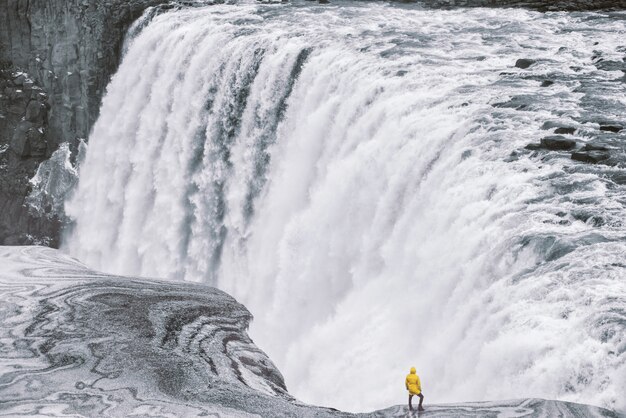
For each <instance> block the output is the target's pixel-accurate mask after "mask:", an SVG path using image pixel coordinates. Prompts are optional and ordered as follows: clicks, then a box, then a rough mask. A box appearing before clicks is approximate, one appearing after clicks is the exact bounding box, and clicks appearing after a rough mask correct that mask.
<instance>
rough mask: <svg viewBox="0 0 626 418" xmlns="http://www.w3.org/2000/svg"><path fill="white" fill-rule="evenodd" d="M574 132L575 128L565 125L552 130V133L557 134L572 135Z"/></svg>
mask: <svg viewBox="0 0 626 418" xmlns="http://www.w3.org/2000/svg"><path fill="white" fill-rule="evenodd" d="M574 132H576V128H572V127H566V126H562V127H560V128H556V129H555V130H554V133H555V134H558V135H572V134H574Z"/></svg>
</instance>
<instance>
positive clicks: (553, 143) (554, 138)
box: [541, 135, 576, 151]
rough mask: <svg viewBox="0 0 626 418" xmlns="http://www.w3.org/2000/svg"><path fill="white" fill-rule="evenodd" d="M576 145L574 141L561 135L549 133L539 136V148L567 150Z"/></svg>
mask: <svg viewBox="0 0 626 418" xmlns="http://www.w3.org/2000/svg"><path fill="white" fill-rule="evenodd" d="M575 146H576V141H575V140H573V139H569V138H565V137H563V136H561V135H551V136H546V137H544V138H541V148H545V149H549V150H554V151H557V150H569V149H572V148H574V147H575Z"/></svg>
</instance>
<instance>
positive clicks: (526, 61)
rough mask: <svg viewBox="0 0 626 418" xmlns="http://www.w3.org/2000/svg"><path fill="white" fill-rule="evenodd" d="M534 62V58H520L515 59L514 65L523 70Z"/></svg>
mask: <svg viewBox="0 0 626 418" xmlns="http://www.w3.org/2000/svg"><path fill="white" fill-rule="evenodd" d="M535 62H537V61H535V60H531V59H528V58H520V59H518V60H517V61H515V67H517V68H521V69H522V70H525V69H526V68H528V67H530V66H531V65H533V64H534V63H535Z"/></svg>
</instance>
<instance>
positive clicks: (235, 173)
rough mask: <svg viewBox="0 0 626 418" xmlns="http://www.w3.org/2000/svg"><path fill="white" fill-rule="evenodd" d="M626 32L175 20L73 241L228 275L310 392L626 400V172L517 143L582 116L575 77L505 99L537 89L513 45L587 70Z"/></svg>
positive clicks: (378, 20)
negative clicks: (414, 379) (542, 154)
mask: <svg viewBox="0 0 626 418" xmlns="http://www.w3.org/2000/svg"><path fill="white" fill-rule="evenodd" d="M624 26H625V24H624V21H623V20H622V21H621V22H620V21H617V20H615V21H611V20H606V21H597V20H593V19H586V18H585V16H584V14H581V15H580V16H578V17H577V16H574V15H571V16H570V15H565V14H553V15H543V14H540V13H535V12H529V11H521V10H518V11H512V10H508V11H507V13H506V14H504V15H503V14H502V13H501V11H497V10H495V11H494V10H486V9H478V10H472V11H469V10H462V11H459V10H457V11H426V10H420V9H418V8H415V7H413V6H411V7H404V6H390V5H374V4H363V5H343V6H339V7H338V6H332V7H323V6H312V5H283V6H267V5H238V6H227V5H224V6H215V7H210V8H207V9H197V10H181V11H175V12H171V13H166V14H162V15H159V16H156V17H154V19H153V21H152V22H151V23H150V24H148V25H147V26H146V27H145V28H144V29H143V30H141V31H140V33H138V34H137V36H136V37H135V38H134V39H133V40H132V41H131V42H129V44H128V50H127V52H126V55H125V57H124V59H123V62H122V64H121V66H120V68H119V71H118V72H117V74H116V75H115V76H114V77H113V79H112V81H111V83H110V85H109V87H108V93H107V95H106V96H105V99H104V101H103V106H102V109H101V115H100V118H99V120H98V121H97V123H96V125H95V127H94V129H93V132H92V134H91V136H90V139H89V145H88V151H87V156H86V160H85V162H84V163H83V165H82V167H81V169H80V180H79V184H78V188H77V190H76V192H75V194H74V196H73V197H72V199H71V200H70V201H68V202H67V203H66V213H67V214H68V215H69V216H71V217H72V218H73V219H74V221H75V224H74V227H73V229H72V230H71V231H70V232H69V233H68V235H67V236H66V237H65V241H64V245H65V248H66V249H67V251H69V253H70V254H71V255H73V256H76V257H78V258H79V259H80V260H81V261H83V262H85V263H86V264H87V265H89V266H90V267H93V268H96V269H100V270H104V271H107V272H111V273H120V274H122V273H123V274H125V275H142V276H156V277H167V278H170V279H172V280H190V281H196V282H204V283H208V284H211V285H215V286H218V287H219V288H221V289H223V290H225V291H227V292H229V293H230V294H232V295H233V296H235V297H236V298H237V299H238V300H239V301H241V302H242V303H244V304H245V305H246V306H247V307H248V309H250V311H251V312H252V313H253V315H254V316H255V320H254V322H253V324H252V329H251V335H252V336H253V337H254V338H255V341H256V342H257V344H258V345H259V346H260V347H261V348H263V349H264V350H266V351H267V352H268V354H269V355H270V357H271V358H272V359H273V360H274V361H275V362H276V363H277V365H278V367H279V368H280V369H281V371H282V372H283V373H284V374H285V378H286V383H287V386H288V388H289V390H290V392H291V393H293V394H294V395H295V396H296V397H298V398H299V399H302V400H303V401H307V402H314V403H317V404H321V405H328V406H333V407H338V408H343V409H348V410H354V411H365V410H370V409H375V408H380V407H384V406H387V405H389V404H391V403H401V402H403V401H404V393H403V385H402V380H403V378H404V373H405V372H406V370H408V368H409V367H410V366H412V365H415V366H416V367H417V368H418V373H419V374H420V376H421V377H422V381H423V382H424V383H423V384H424V388H425V393H426V396H427V399H428V400H429V401H453V400H457V401H460V400H483V399H496V398H520V397H543V398H558V399H564V400H580V398H579V396H580V395H581V394H584V395H585V397H584V399H585V401H586V402H588V403H595V404H598V405H602V406H607V407H611V408H626V404H624V399H623V393H624V390H625V389H626V381H625V377H624V376H626V365H625V364H626V359H625V355H624V347H625V344H626V341H625V340H624V335H625V332H624V331H625V329H626V326H625V324H626V314H625V313H624V312H625V306H624V300H625V297H626V284H624V281H623V277H624V265H623V260H622V259H623V254H624V251H626V241H625V240H624V236H626V234H625V233H626V228H625V227H624V226H623V224H622V221H621V218H622V217H623V210H624V207H623V203H619V202H620V199H622V200H621V202H624V201H625V200H624V199H623V196H624V188H623V186H615V185H614V184H613V183H612V182H611V180H610V179H608V178H607V177H606V176H605V175H604V174H606V173H604V172H600V171H594V170H577V169H572V168H571V166H572V164H576V163H573V162H572V161H571V160H569V159H567V158H561V159H558V158H554V159H551V160H544V161H541V160H540V159H539V157H536V156H533V155H531V154H530V152H526V153H524V152H521V151H520V150H523V148H524V146H525V145H526V144H527V143H528V142H531V141H532V140H533V139H538V138H540V137H541V136H542V135H544V134H545V131H542V129H541V128H542V125H543V124H544V123H545V122H546V121H548V120H551V119H554V118H557V117H558V118H561V119H568V120H574V119H575V117H576V116H577V115H579V114H580V112H581V108H580V106H582V105H581V102H580V97H581V95H580V94H579V93H578V92H577V91H576V90H575V88H574V87H575V86H574V84H575V83H570V84H568V83H563V84H562V85H561V86H560V87H556V88H555V90H554V93H553V94H543V95H541V94H538V95H537V96H536V100H533V102H532V103H531V105H530V106H529V107H527V108H526V109H525V110H524V111H519V110H518V109H515V108H513V107H511V106H508V107H507V106H495V107H494V105H497V104H499V103H503V102H506V101H507V100H510V99H511V97H516V96H521V95H524V94H526V95H528V94H529V92H531V91H536V90H537V88H536V86H537V85H538V82H537V80H535V79H532V78H528V77H525V76H524V74H528V73H524V74H522V73H521V70H517V69H511V67H512V62H511V57H512V56H517V55H522V54H533V57H534V58H535V59H539V60H541V59H544V61H545V62H546V64H545V65H544V67H540V68H539V69H538V70H536V71H537V72H538V74H539V76H541V75H542V74H543V75H547V74H554V73H555V72H556V73H558V74H561V75H563V74H565V75H569V74H570V73H571V70H569V68H568V67H570V66H572V65H575V66H579V67H581V68H584V69H585V71H586V69H588V68H589V66H590V56H591V54H592V49H591V48H589V47H587V46H586V45H590V44H591V43H593V42H594V41H595V40H596V39H601V40H602V42H603V44H602V45H601V46H597V47H596V48H604V49H605V52H606V53H607V54H610V53H614V51H615V48H614V47H615V45H619V43H620V39H619V30H621V31H622V32H623V30H624ZM562 27H567V28H570V29H572V30H568V31H560V28H562ZM618 29H619V30H618ZM612 31H614V32H612ZM561 47H563V48H566V52H564V53H561V54H560V55H559V54H557V55H555V51H557V50H559V48H561ZM583 47H584V48H586V49H583ZM581 50H582V51H584V52H581ZM513 62H514V61H513ZM589 71H591V70H589ZM583 72H584V71H583ZM503 73H504V74H503ZM539 76H538V77H539ZM597 77H599V78H598V80H596V81H597V82H603V81H605V79H606V80H608V79H609V78H610V77H612V75H611V74H608V73H606V74H605V73H599V74H598V75H597ZM603 77H604V78H603ZM533 89H534V90H533ZM512 153H513V156H514V157H512V155H511V154H512ZM607 170H608V169H607ZM616 196H617V197H616ZM619 196H621V198H619ZM585 211H587V212H591V213H593V214H595V215H594V216H599V217H601V218H602V219H603V222H602V223H595V224H594V222H591V221H588V220H589V219H590V217H587V218H586V219H583V220H581V218H580V217H578V218H577V217H576V214H577V213H582V212H585ZM607 294H612V295H614V297H609V296H606V295H607Z"/></svg>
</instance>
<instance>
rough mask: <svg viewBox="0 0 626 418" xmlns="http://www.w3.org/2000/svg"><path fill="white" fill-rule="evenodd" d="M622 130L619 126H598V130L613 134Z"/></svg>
mask: <svg viewBox="0 0 626 418" xmlns="http://www.w3.org/2000/svg"><path fill="white" fill-rule="evenodd" d="M622 129H624V128H622V127H621V126H619V125H600V130H601V131H604V132H613V133H618V132H620V131H621V130H622Z"/></svg>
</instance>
